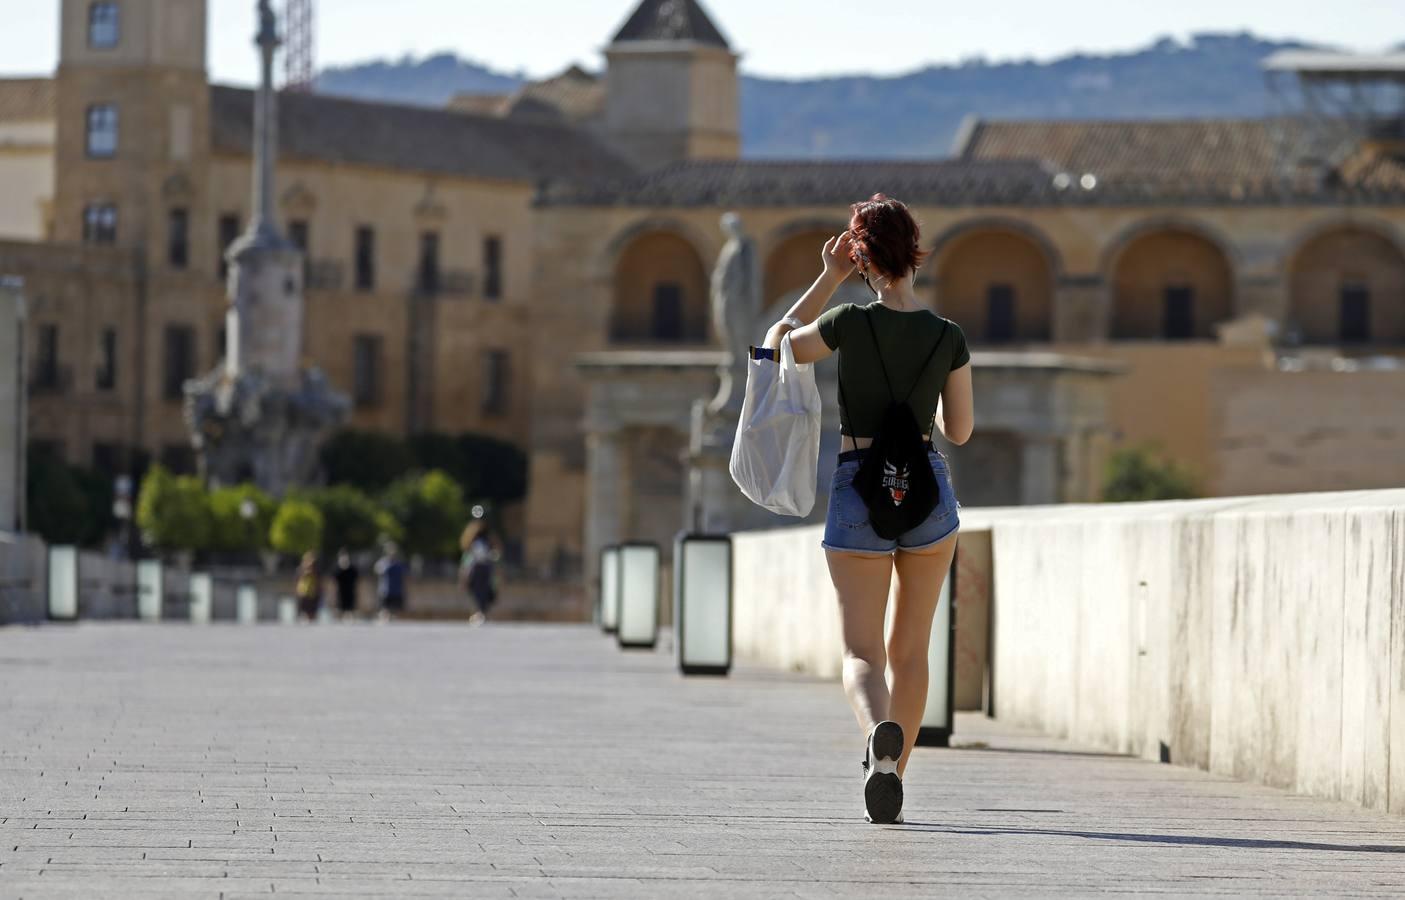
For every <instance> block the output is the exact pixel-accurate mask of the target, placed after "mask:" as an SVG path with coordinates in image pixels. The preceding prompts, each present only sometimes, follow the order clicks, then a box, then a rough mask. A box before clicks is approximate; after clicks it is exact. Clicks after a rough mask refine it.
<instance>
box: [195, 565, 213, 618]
mask: <svg viewBox="0 0 1405 900" xmlns="http://www.w3.org/2000/svg"><path fill="white" fill-rule="evenodd" d="M214 605H215V585H214V580H213V579H211V578H210V576H209V575H208V574H205V573H198V574H195V575H191V576H190V621H192V622H199V623H202V624H203V623H205V622H208V621H210V614H211V612H212V611H213V609H214Z"/></svg>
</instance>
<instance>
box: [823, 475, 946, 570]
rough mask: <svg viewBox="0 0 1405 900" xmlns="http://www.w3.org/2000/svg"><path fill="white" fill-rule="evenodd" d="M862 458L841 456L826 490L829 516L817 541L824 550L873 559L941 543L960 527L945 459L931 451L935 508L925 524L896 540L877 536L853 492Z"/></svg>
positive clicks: (856, 493) (859, 500)
mask: <svg viewBox="0 0 1405 900" xmlns="http://www.w3.org/2000/svg"><path fill="white" fill-rule="evenodd" d="M861 457H862V453H861V452H860V453H858V454H853V453H845V454H841V455H840V457H839V459H840V462H839V468H837V469H835V470H834V483H833V485H832V486H831V487H830V489H829V515H827V516H826V517H825V522H824V540H823V541H821V542H820V545H821V546H822V547H824V548H825V549H826V550H837V551H840V552H843V553H861V554H871V555H873V556H885V555H887V554H889V553H892V552H893V551H894V550H921V549H923V548H926V547H930V546H932V545H933V544H938V543H941V542H942V541H944V540H946V539H947V538H949V537H951V536H952V535H953V534H955V533H956V529H958V528H959V527H961V520H960V519H959V518H958V516H957V512H956V511H957V509H958V507H959V506H960V504H958V503H957V502H956V492H955V491H953V490H952V489H951V472H950V471H949V470H948V469H947V464H946V457H945V456H943V455H942V454H941V452H940V451H938V450H931V451H929V452H928V454H927V458H928V459H929V460H930V461H931V463H932V474H934V475H936V476H937V495H938V496H937V505H936V508H935V509H933V510H932V514H931V515H929V516H927V520H926V521H925V522H923V523H922V524H921V525H918V526H917V527H916V528H913V529H910V530H908V531H905V532H903V533H902V534H901V535H899V536H898V539H897V540H895V541H890V540H888V539H887V538H881V537H879V536H878V534H877V532H875V531H874V530H873V526H872V525H870V524H869V521H868V507H866V506H864V502H863V498H861V497H860V496H859V492H858V491H857V490H855V489H854V473H855V472H857V471H858V470H859V461H860V458H861Z"/></svg>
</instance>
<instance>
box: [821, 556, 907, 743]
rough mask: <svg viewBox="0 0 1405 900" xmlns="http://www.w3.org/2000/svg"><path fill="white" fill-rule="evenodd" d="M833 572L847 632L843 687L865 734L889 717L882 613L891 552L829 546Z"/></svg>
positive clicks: (886, 594)
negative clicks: (866, 552) (875, 553)
mask: <svg viewBox="0 0 1405 900" xmlns="http://www.w3.org/2000/svg"><path fill="white" fill-rule="evenodd" d="M825 558H826V559H827V560H828V561H829V577H830V579H831V580H833V582H834V589H835V591H836V592H837V593H838V594H839V614H840V619H841V623H842V627H843V632H844V693H846V694H847V695H848V696H849V705H850V706H852V707H853V708H854V716H855V717H856V718H857V719H858V720H859V727H860V728H862V729H863V733H864V735H865V736H867V735H868V733H869V732H870V731H872V730H873V726H874V725H876V724H878V723H879V722H881V721H883V720H884V719H886V718H887V717H888V682H887V681H886V679H885V677H884V675H885V670H886V668H887V656H886V654H885V652H884V647H883V615H884V612H885V611H886V609H887V606H888V584H889V581H890V580H891V579H892V574H893V558H892V557H891V556H886V555H885V556H861V555H859V554H856V553H841V552H838V551H834V550H827V551H825Z"/></svg>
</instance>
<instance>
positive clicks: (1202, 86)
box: [318, 33, 1309, 158]
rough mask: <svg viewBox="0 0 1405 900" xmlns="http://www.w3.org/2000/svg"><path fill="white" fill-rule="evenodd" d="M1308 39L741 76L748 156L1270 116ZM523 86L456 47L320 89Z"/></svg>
mask: <svg viewBox="0 0 1405 900" xmlns="http://www.w3.org/2000/svg"><path fill="white" fill-rule="evenodd" d="M1306 46H1309V45H1308V44H1306V43H1304V42H1298V41H1288V42H1281V41H1270V40H1265V39H1261V38H1258V37H1255V36H1253V35H1252V34H1247V33H1245V34H1201V35H1196V36H1195V37H1193V38H1191V39H1190V40H1189V41H1186V42H1179V41H1175V40H1172V39H1169V38H1167V39H1162V40H1160V41H1157V42H1156V43H1154V44H1152V45H1150V46H1148V47H1145V48H1143V49H1140V50H1135V51H1130V52H1126V53H1114V54H1108V55H1102V56H1098V55H1091V54H1082V53H1080V54H1074V55H1070V56H1066V57H1063V58H1061V59H1057V60H1054V61H1052V62H1046V63H1037V62H995V63H991V62H986V61H984V60H980V59H976V60H971V61H969V62H965V63H961V64H959V65H943V66H929V67H927V68H924V69H921V70H919V71H916V72H912V73H911V74H908V75H900V76H892V77H869V76H837V77H832V78H816V79H804V80H785V79H778V78H759V77H753V76H743V78H742V85H741V117H742V144H743V153H744V154H745V155H746V156H749V157H753V158H765V157H788V158H842V157H929V158H930V157H933V156H943V155H946V154H947V153H948V152H949V151H950V148H951V144H952V140H953V138H954V136H955V134H956V132H957V130H958V129H959V127H960V124H961V122H962V120H963V119H964V118H965V117H966V116H968V115H972V114H974V115H979V116H985V117H990V118H1020V119H1025V118H1057V119H1080V118H1166V117H1188V116H1261V115H1265V114H1268V113H1271V112H1272V111H1273V108H1274V106H1273V103H1272V102H1271V98H1270V92H1269V90H1268V88H1267V85H1266V82H1265V78H1264V75H1263V73H1262V71H1261V70H1260V68H1259V64H1260V62H1261V61H1262V60H1263V59H1264V57H1266V56H1268V55H1269V54H1271V53H1274V52H1275V51H1278V50H1283V49H1288V48H1299V47H1306ZM563 68H564V66H563ZM521 83H522V79H521V78H520V77H519V76H514V75H510V74H506V73H502V72H494V71H492V70H490V69H488V68H485V67H483V66H480V65H477V64H476V63H473V62H470V61H467V60H464V59H460V58H458V57H457V56H454V55H453V54H440V55H437V56H431V57H427V58H423V59H418V60H415V59H404V60H400V61H398V62H393V61H379V62H371V63H365V64H361V65H354V66H347V67H341V68H333V69H328V70H326V71H324V72H322V73H321V75H320V76H319V79H318V89H319V90H321V91H324V92H326V93H332V94H343V95H350V96H356V97H364V98H368V99H382V100H391V101H395V102H400V103H416V104H423V105H429V106H442V105H443V104H445V103H446V102H448V100H449V98H450V97H452V96H453V95H454V94H457V93H460V92H467V93H484V94H501V93H507V92H510V91H512V90H513V89H514V88H516V87H517V86H518V85H520V84H521Z"/></svg>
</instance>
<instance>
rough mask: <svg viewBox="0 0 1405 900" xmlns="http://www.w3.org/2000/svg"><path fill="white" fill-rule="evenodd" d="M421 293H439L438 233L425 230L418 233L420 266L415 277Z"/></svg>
mask: <svg viewBox="0 0 1405 900" xmlns="http://www.w3.org/2000/svg"><path fill="white" fill-rule="evenodd" d="M416 280H417V282H418V284H419V291H420V293H421V294H427V295H430V296H433V295H434V294H437V293H439V235H438V233H436V232H433V231H426V232H424V233H423V234H421V235H420V268H419V275H418V277H417V279H416Z"/></svg>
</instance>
